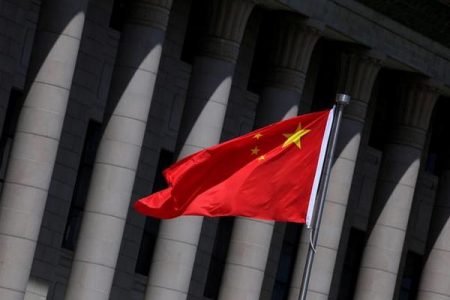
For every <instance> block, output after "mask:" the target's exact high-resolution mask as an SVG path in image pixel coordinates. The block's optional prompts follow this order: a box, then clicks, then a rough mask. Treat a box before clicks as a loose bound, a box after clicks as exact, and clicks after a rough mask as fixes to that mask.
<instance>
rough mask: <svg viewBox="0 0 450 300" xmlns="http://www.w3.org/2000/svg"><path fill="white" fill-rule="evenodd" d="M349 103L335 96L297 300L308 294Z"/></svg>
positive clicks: (348, 98) (302, 299) (344, 96)
mask: <svg viewBox="0 0 450 300" xmlns="http://www.w3.org/2000/svg"><path fill="white" fill-rule="evenodd" d="M349 102H350V96H349V95H346V94H337V95H336V106H337V109H336V111H335V115H334V119H333V124H332V126H331V134H330V136H331V138H330V140H329V142H328V147H327V151H326V154H325V166H324V167H325V168H324V171H323V173H322V176H321V179H320V184H319V191H318V193H317V198H318V201H317V208H316V217H315V219H314V223H313V226H312V228H311V230H312V236H311V239H310V244H309V248H308V256H307V257H306V263H305V269H304V272H303V278H302V285H301V288H300V295H299V297H298V299H299V300H306V294H307V292H308V285H309V279H310V277H311V270H312V264H313V261H314V254H315V253H316V245H317V238H318V236H319V228H320V221H321V220H322V214H323V208H324V204H325V196H326V194H327V193H326V192H327V187H328V181H329V179H330V173H331V166H332V163H333V157H334V151H335V149H336V140H337V136H338V133H339V126H340V124H341V118H342V112H343V110H344V107H345V106H346V105H347V104H348V103H349Z"/></svg>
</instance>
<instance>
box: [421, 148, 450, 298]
mask: <svg viewBox="0 0 450 300" xmlns="http://www.w3.org/2000/svg"><path fill="white" fill-rule="evenodd" d="M447 155H448V153H447ZM448 163H450V162H448ZM448 167H450V165H449V166H448ZM428 239H429V240H430V239H431V242H432V243H431V244H430V245H429V246H430V248H431V249H430V252H429V254H428V258H427V261H426V263H425V266H424V268H423V271H422V278H421V281H420V285H419V292H418V296H417V299H419V300H443V299H450V288H449V287H450V267H449V262H450V242H449V241H450V168H447V169H446V170H445V171H444V172H443V173H442V174H441V176H440V177H439V190H438V193H437V197H436V203H435V205H434V210H433V215H432V217H431V226H430V236H429V237H428Z"/></svg>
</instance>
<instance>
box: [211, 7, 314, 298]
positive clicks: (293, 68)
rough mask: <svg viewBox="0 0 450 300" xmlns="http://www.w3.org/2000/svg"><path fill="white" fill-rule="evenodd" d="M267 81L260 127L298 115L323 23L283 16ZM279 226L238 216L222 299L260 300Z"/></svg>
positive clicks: (259, 111)
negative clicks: (312, 54)
mask: <svg viewBox="0 0 450 300" xmlns="http://www.w3.org/2000/svg"><path fill="white" fill-rule="evenodd" d="M277 17H278V19H277V22H276V23H275V28H274V35H275V37H276V39H277V42H276V48H275V49H274V51H273V53H272V59H271V68H270V71H269V72H268V75H269V76H268V78H267V83H266V86H265V87H264V89H263V90H262V93H261V97H260V102H259V104H258V108H257V112H256V120H255V127H257V128H259V127H262V126H265V125H268V124H270V123H273V122H277V121H281V120H284V119H288V118H291V117H293V116H296V115H297V113H298V104H299V102H300V98H301V94H302V90H303V83H304V81H305V74H306V71H307V69H308V65H309V59H310V57H311V53H312V51H313V49H314V46H315V44H316V42H317V40H318V39H319V37H320V29H321V28H320V24H317V26H311V24H307V23H304V22H302V18H301V17H300V16H298V15H294V14H292V15H291V14H281V15H279V16H277ZM273 228H274V222H268V221H261V220H255V219H249V218H236V220H235V222H234V226H233V233H232V236H231V240H230V245H229V247H230V248H229V252H228V257H227V260H226V264H225V271H224V276H223V280H222V284H221V286H220V293H219V299H224V300H226V299H248V300H250V299H259V295H260V292H261V286H262V282H263V278H264V271H265V267H266V263H267V256H268V254H269V248H270V242H271V239H272V233H273Z"/></svg>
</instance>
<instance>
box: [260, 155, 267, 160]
mask: <svg viewBox="0 0 450 300" xmlns="http://www.w3.org/2000/svg"><path fill="white" fill-rule="evenodd" d="M265 159H266V157H265V156H264V155H261V156H260V157H258V160H265Z"/></svg>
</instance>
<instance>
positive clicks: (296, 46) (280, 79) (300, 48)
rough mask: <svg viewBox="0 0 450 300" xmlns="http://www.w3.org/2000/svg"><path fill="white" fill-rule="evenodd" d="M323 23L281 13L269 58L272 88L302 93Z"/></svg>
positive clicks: (276, 20)
mask: <svg viewBox="0 0 450 300" xmlns="http://www.w3.org/2000/svg"><path fill="white" fill-rule="evenodd" d="M323 28H324V24H323V23H320V22H318V21H316V20H311V19H310V20H306V19H304V18H302V17H301V16H299V15H297V14H294V13H287V12H281V13H278V14H277V15H276V17H275V22H274V25H273V35H274V38H275V41H276V42H275V46H274V48H273V50H272V53H271V57H270V64H271V66H270V72H269V74H268V77H267V79H266V81H267V83H268V84H269V85H275V86H280V87H282V88H288V89H295V90H298V91H299V92H301V91H302V90H303V83H304V81H305V76H306V71H307V70H308V66H309V61H310V58H311V54H312V51H313V49H314V46H315V45H316V42H317V40H318V39H319V37H320V35H321V32H322V30H323Z"/></svg>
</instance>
